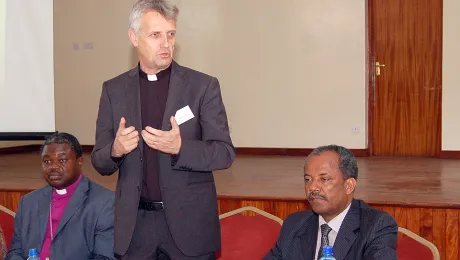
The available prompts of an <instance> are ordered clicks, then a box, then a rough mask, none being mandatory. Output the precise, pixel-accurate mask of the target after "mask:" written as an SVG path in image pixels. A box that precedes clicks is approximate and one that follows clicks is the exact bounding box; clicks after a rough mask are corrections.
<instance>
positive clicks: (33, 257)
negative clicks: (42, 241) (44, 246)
mask: <svg viewBox="0 0 460 260" xmlns="http://www.w3.org/2000/svg"><path fill="white" fill-rule="evenodd" d="M27 260H40V258H39V257H38V250H37V249H36V248H31V249H29V258H27Z"/></svg>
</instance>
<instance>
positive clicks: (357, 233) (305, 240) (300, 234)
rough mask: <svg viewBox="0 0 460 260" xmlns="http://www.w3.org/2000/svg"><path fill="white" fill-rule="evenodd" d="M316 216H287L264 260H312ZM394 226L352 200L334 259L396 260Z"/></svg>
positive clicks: (306, 213) (385, 216)
mask: <svg viewBox="0 0 460 260" xmlns="http://www.w3.org/2000/svg"><path fill="white" fill-rule="evenodd" d="M317 235H318V215H317V214H316V213H314V212H313V211H311V210H309V211H301V212H296V213H293V214H291V215H289V216H288V217H287V218H286V220H285V221H284V223H283V227H282V228H281V232H280V236H279V238H278V242H277V243H276V245H275V247H274V248H273V249H272V250H270V252H268V253H267V255H266V256H265V257H264V259H265V260H273V259H289V260H296V259H308V260H312V259H314V257H315V253H316V252H315V251H316V241H317V240H316V239H317ZM397 236H398V226H397V225H396V222H395V220H394V219H393V217H392V216H391V215H389V214H388V213H386V212H384V211H381V210H378V209H373V208H371V207H369V206H368V205H367V204H366V203H364V202H363V201H361V200H353V202H352V203H351V206H350V209H349V211H348V213H347V215H346V216H345V219H344V220H343V222H342V226H341V227H340V230H339V233H338V234H337V238H336V240H335V243H334V248H333V249H334V257H335V258H336V259H337V260H343V259H349V260H360V259H381V260H392V259H397V256H396V240H397Z"/></svg>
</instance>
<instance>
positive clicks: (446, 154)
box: [439, 150, 460, 159]
mask: <svg viewBox="0 0 460 260" xmlns="http://www.w3.org/2000/svg"><path fill="white" fill-rule="evenodd" d="M439 157H440V158H443V159H460V151H445V150H443V151H441V153H440V154H439Z"/></svg>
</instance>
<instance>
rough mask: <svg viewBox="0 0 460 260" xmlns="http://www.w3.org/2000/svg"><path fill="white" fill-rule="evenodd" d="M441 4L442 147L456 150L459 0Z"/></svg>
mask: <svg viewBox="0 0 460 260" xmlns="http://www.w3.org/2000/svg"><path fill="white" fill-rule="evenodd" d="M443 5H444V6H443V8H444V14H443V15H444V17H443V45H442V48H443V55H442V59H443V61H442V85H443V86H442V88H443V89H442V149H443V150H460V138H459V134H460V116H459V115H458V113H459V112H460V102H459V98H460V73H459V68H460V65H459V61H460V29H459V28H460V16H459V15H458V13H459V11H460V1H458V0H444V2H443Z"/></svg>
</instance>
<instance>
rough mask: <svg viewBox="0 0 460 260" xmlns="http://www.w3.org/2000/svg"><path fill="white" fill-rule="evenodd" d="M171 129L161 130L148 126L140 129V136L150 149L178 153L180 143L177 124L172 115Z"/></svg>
mask: <svg viewBox="0 0 460 260" xmlns="http://www.w3.org/2000/svg"><path fill="white" fill-rule="evenodd" d="M170 121H171V126H172V129H171V130H169V131H162V130H158V129H155V128H152V127H150V126H147V127H146V128H145V130H142V132H141V134H142V138H143V139H144V141H145V143H146V144H147V145H148V146H149V147H150V148H152V149H155V150H158V151H161V152H164V153H167V154H178V153H179V151H180V147H181V145H182V139H181V136H180V129H179V125H178V124H177V122H176V120H175V119H174V117H173V116H171V118H170Z"/></svg>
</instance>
